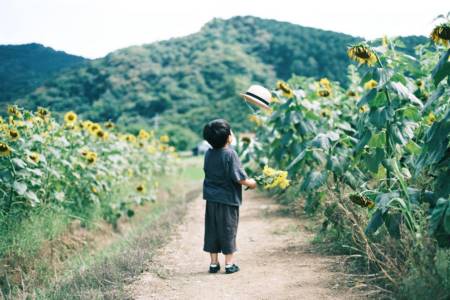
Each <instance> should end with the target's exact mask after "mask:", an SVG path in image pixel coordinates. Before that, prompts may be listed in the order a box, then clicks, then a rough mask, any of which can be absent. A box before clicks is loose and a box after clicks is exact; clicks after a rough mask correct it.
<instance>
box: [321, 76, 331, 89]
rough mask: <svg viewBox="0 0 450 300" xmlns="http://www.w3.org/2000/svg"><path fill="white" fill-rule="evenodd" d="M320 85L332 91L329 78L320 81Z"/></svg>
mask: <svg viewBox="0 0 450 300" xmlns="http://www.w3.org/2000/svg"><path fill="white" fill-rule="evenodd" d="M319 84H320V85H321V86H322V87H323V88H324V89H328V90H331V83H330V81H329V80H328V79H327V78H322V79H320V80H319Z"/></svg>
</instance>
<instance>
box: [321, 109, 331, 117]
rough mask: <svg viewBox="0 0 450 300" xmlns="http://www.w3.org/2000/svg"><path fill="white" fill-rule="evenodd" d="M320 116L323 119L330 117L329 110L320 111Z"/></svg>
mask: <svg viewBox="0 0 450 300" xmlns="http://www.w3.org/2000/svg"><path fill="white" fill-rule="evenodd" d="M320 116H321V117H324V118H330V117H331V109H329V108H324V109H322V110H320Z"/></svg>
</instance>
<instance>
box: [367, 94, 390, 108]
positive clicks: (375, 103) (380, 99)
mask: <svg viewBox="0 0 450 300" xmlns="http://www.w3.org/2000/svg"><path fill="white" fill-rule="evenodd" d="M386 103H387V98H386V94H385V93H377V95H376V97H375V98H373V99H371V100H369V101H368V104H369V106H370V107H374V108H377V107H381V106H385V105H386Z"/></svg>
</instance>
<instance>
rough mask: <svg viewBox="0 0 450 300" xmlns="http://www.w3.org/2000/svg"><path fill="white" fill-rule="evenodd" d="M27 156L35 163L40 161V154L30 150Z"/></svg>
mask: <svg viewBox="0 0 450 300" xmlns="http://www.w3.org/2000/svg"><path fill="white" fill-rule="evenodd" d="M28 158H29V159H30V160H31V161H32V162H34V163H35V164H37V163H39V162H40V161H41V155H40V154H39V153H36V152H32V153H30V154H29V155H28Z"/></svg>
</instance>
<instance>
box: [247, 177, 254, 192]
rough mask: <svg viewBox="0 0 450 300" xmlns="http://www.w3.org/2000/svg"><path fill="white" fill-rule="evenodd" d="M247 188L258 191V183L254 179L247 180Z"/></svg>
mask: <svg viewBox="0 0 450 300" xmlns="http://www.w3.org/2000/svg"><path fill="white" fill-rule="evenodd" d="M247 186H248V188H249V189H252V190H253V189H256V181H255V180H254V179H253V178H250V179H247Z"/></svg>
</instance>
